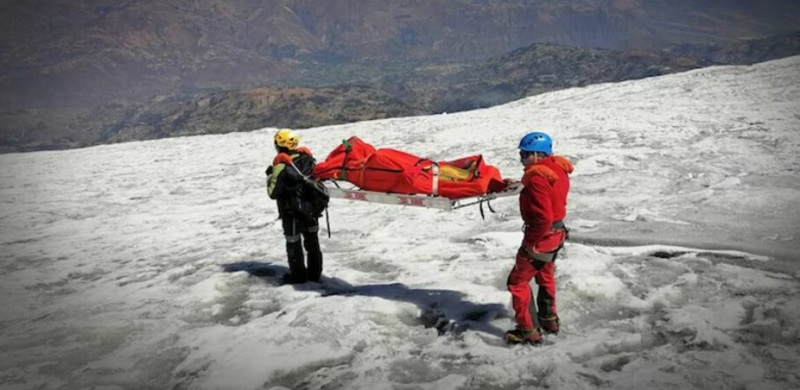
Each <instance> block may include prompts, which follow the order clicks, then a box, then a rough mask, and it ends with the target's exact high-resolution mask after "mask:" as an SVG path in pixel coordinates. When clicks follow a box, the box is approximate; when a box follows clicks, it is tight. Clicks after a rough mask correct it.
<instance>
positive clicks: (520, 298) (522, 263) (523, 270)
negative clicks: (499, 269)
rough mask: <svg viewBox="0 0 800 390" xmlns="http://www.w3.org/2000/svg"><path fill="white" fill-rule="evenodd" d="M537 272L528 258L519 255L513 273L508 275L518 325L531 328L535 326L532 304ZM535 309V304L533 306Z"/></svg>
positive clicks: (527, 328)
mask: <svg viewBox="0 0 800 390" xmlns="http://www.w3.org/2000/svg"><path fill="white" fill-rule="evenodd" d="M535 274H536V270H535V269H534V268H533V266H532V265H531V262H530V260H529V259H528V258H526V257H523V256H520V255H517V260H516V263H515V264H514V268H513V269H512V270H511V273H510V274H509V275H508V281H507V283H506V284H507V285H508V291H509V292H510V293H511V306H512V307H513V308H514V313H515V314H514V318H515V319H516V321H517V327H519V328H520V329H525V330H530V329H533V328H534V324H533V318H532V317H531V309H532V307H531V305H533V304H534V303H533V299H532V298H533V293H532V291H531V285H530V282H531V279H532V278H533V277H534V275H535ZM533 309H534V310H533V311H535V306H534V307H533Z"/></svg>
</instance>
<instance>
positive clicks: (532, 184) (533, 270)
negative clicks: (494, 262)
mask: <svg viewBox="0 0 800 390" xmlns="http://www.w3.org/2000/svg"><path fill="white" fill-rule="evenodd" d="M519 150H520V152H519V154H520V162H522V165H524V166H525V174H524V175H523V176H522V183H523V185H524V186H525V187H524V188H523V190H522V192H520V195H519V207H520V214H521V216H522V220H523V221H524V223H525V224H524V236H523V239H522V245H520V248H519V251H517V256H516V262H515V264H514V268H513V269H512V270H511V273H510V274H509V276H508V291H509V292H510V293H511V305H512V306H513V307H514V312H515V315H514V318H515V320H516V322H517V327H516V329H513V330H509V331H508V332H506V341H507V342H508V343H511V344H518V343H532V344H538V343H540V342H541V341H542V334H541V332H542V331H543V332H545V333H558V330H559V319H558V314H557V312H556V278H555V261H556V257H557V255H558V251H559V250H560V249H561V247H562V245H563V244H564V241H565V240H566V239H567V229H566V227H565V226H564V218H565V217H566V215H567V210H566V206H567V195H568V193H569V187H570V180H569V174H570V173H572V170H573V167H572V164H571V163H570V162H569V160H567V159H566V158H564V157H560V156H556V155H553V141H552V139H551V138H550V136H549V135H547V134H545V133H541V132H532V133H529V134H527V135H525V137H523V138H522V140H521V141H520V144H519ZM534 278H535V280H536V284H537V285H538V286H539V291H538V294H537V297H536V304H535V305H534V303H533V291H532V290H531V285H530V282H531V279H534ZM537 306H538V314H537V315H538V320H539V325H540V326H541V328H537V327H536V326H535V324H534V321H533V318H532V313H537V310H536V307H537Z"/></svg>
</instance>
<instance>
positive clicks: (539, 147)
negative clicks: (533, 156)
mask: <svg viewBox="0 0 800 390" xmlns="http://www.w3.org/2000/svg"><path fill="white" fill-rule="evenodd" d="M519 150H521V151H523V152H538V153H542V154H545V155H547V156H549V155H551V154H553V140H552V139H551V138H550V136H549V135H547V134H545V133H541V132H538V131H534V132H532V133H528V134H525V136H524V137H522V140H521V141H519Z"/></svg>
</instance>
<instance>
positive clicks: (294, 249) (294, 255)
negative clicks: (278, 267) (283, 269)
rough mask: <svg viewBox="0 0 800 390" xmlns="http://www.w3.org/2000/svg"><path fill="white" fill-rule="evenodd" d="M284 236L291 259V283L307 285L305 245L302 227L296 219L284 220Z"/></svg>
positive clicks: (287, 252)
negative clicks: (304, 256) (302, 237)
mask: <svg viewBox="0 0 800 390" xmlns="http://www.w3.org/2000/svg"><path fill="white" fill-rule="evenodd" d="M283 235H284V237H285V238H286V254H287V256H288V258H289V272H290V275H289V280H288V281H289V282H290V283H305V282H306V281H307V280H308V276H307V274H306V266H305V259H303V244H302V242H301V235H300V225H299V223H298V221H297V220H296V219H294V218H284V219H283Z"/></svg>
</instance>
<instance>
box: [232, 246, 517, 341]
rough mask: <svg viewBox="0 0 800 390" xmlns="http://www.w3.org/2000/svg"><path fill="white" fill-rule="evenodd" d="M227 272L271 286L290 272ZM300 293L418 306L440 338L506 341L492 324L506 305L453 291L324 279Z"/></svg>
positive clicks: (261, 267)
mask: <svg viewBox="0 0 800 390" xmlns="http://www.w3.org/2000/svg"><path fill="white" fill-rule="evenodd" d="M222 270H223V271H224V272H239V271H245V272H247V273H249V274H250V275H252V276H256V277H259V278H261V279H263V280H264V282H265V283H266V284H267V285H270V286H279V285H283V284H286V283H285V282H284V280H283V278H284V275H287V274H288V273H289V268H288V267H286V266H284V265H277V264H273V263H269V262H256V261H242V262H236V263H229V264H223V265H222ZM293 287H294V288H295V289H297V290H301V291H310V290H316V291H321V296H322V297H327V296H334V295H339V296H342V295H343V296H365V297H376V298H382V299H387V300H392V301H398V302H408V303H413V304H414V305H416V306H417V307H418V308H419V309H420V311H421V314H420V318H419V321H420V323H421V324H422V325H424V326H425V327H426V328H436V329H437V331H438V332H439V334H440V335H443V334H453V335H456V336H458V335H460V334H461V333H463V332H464V331H465V330H467V329H471V330H474V331H478V332H483V333H487V334H489V335H492V336H495V337H500V338H502V337H503V335H504V333H505V331H504V330H503V329H500V328H498V327H496V326H494V325H492V324H491V323H490V321H491V320H494V319H497V318H502V317H508V312H507V311H506V308H505V306H504V305H502V304H498V303H490V304H478V303H473V302H470V301H467V300H465V299H464V294H463V293H461V292H458V291H453V290H440V289H424V288H410V287H408V286H406V285H404V284H402V283H388V284H366V285H360V286H354V285H352V284H350V283H348V282H346V281H344V280H342V279H339V278H331V277H326V276H323V277H322V281H321V282H320V283H313V282H309V283H302V284H296V285H293Z"/></svg>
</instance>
